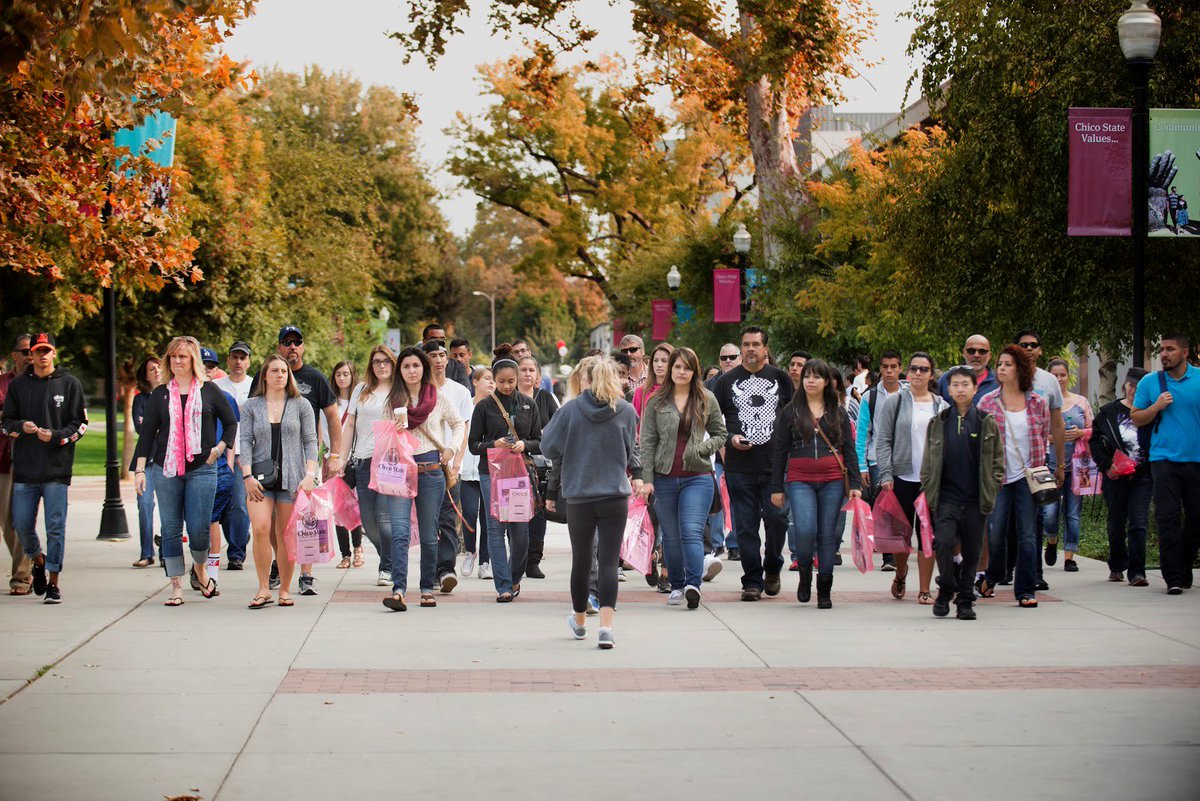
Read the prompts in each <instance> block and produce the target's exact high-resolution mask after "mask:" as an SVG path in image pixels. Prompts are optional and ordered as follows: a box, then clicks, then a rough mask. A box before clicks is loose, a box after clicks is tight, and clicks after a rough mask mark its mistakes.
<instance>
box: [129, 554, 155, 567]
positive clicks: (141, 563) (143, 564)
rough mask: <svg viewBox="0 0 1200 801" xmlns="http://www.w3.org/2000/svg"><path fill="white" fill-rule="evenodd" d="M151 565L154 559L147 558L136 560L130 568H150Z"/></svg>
mask: <svg viewBox="0 0 1200 801" xmlns="http://www.w3.org/2000/svg"><path fill="white" fill-rule="evenodd" d="M153 565H154V558H153V557H150V556H147V557H146V558H145V559H139V560H137V561H136V562H134V563H133V564H132V565H130V567H152V566H153Z"/></svg>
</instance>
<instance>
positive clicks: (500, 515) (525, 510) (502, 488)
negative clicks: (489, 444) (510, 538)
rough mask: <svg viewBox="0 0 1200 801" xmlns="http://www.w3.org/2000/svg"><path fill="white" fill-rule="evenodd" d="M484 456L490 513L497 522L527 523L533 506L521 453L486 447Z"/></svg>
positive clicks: (531, 484) (531, 491) (531, 490)
mask: <svg viewBox="0 0 1200 801" xmlns="http://www.w3.org/2000/svg"><path fill="white" fill-rule="evenodd" d="M487 460H488V477H489V478H490V479H491V485H492V486H491V496H492V497H491V503H490V507H491V513H492V516H493V517H495V518H496V519H497V520H499V521H500V522H501V523H528V522H529V521H530V520H532V519H533V515H534V512H535V511H536V510H535V509H534V496H533V483H532V482H531V481H530V479H529V468H528V467H527V466H526V465H525V457H524V456H523V455H522V454H519V453H514V452H513V451H510V450H507V449H505V448H488V452H487Z"/></svg>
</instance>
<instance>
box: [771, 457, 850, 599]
mask: <svg viewBox="0 0 1200 801" xmlns="http://www.w3.org/2000/svg"><path fill="white" fill-rule="evenodd" d="M783 487H784V491H785V492H786V494H787V498H788V504H789V505H790V506H791V508H792V521H793V522H794V523H795V525H796V559H797V560H798V561H799V563H800V567H801V568H804V567H808V566H810V565H812V559H813V545H814V543H815V545H816V551H817V572H818V573H820V574H821V575H822V576H832V575H833V557H834V554H836V553H837V549H838V539H839V538H840V536H841V532H840V531H839V530H838V527H837V519H838V512H840V511H841V508H842V500H843V496H844V495H845V494H846V487H845V485H844V484H843V483H842V482H841V481H815V482H808V481H788V482H787V483H785V484H784V485H783Z"/></svg>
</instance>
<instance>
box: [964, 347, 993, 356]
mask: <svg viewBox="0 0 1200 801" xmlns="http://www.w3.org/2000/svg"><path fill="white" fill-rule="evenodd" d="M963 352H964V353H966V354H967V355H968V356H987V355H988V354H989V353H991V352H992V349H991V348H964V349H963Z"/></svg>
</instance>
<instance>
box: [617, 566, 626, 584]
mask: <svg viewBox="0 0 1200 801" xmlns="http://www.w3.org/2000/svg"><path fill="white" fill-rule="evenodd" d="M624 580H625V568H623V567H618V568H617V581H624Z"/></svg>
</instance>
